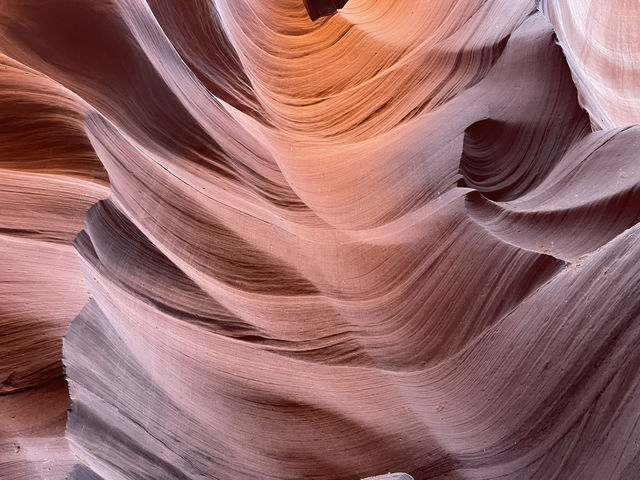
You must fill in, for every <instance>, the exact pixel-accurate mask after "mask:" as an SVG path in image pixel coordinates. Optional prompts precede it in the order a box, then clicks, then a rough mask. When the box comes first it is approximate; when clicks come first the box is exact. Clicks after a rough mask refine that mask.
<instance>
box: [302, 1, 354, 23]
mask: <svg viewBox="0 0 640 480" xmlns="http://www.w3.org/2000/svg"><path fill="white" fill-rule="evenodd" d="M347 1H348V0H304V6H305V7H306V9H307V12H308V13H309V17H310V18H311V20H316V19H318V18H320V17H326V16H327V15H333V14H334V13H336V11H337V10H338V9H339V8H342V7H344V6H345V5H346V3H347Z"/></svg>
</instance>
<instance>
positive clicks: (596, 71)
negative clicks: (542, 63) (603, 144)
mask: <svg viewBox="0 0 640 480" xmlns="http://www.w3.org/2000/svg"><path fill="white" fill-rule="evenodd" d="M540 8H541V10H542V12H543V13H544V14H545V15H546V16H547V17H548V18H549V20H550V21H551V23H553V26H554V27H555V29H556V32H557V34H558V40H559V43H560V45H561V46H562V48H563V49H564V51H565V53H566V55H567V61H568V63H569V66H570V67H571V70H572V71H573V75H574V79H575V82H576V86H577V87H578V90H579V92H580V97H581V98H580V100H581V103H582V105H583V106H584V107H585V109H586V110H587V111H588V112H589V114H590V116H591V119H592V122H593V126H594V128H596V129H611V128H615V127H622V126H628V125H630V124H636V123H640V32H639V31H638V28H637V27H638V25H639V24H640V2H635V1H633V0H614V1H612V2H600V1H596V0H572V1H570V2H565V1H562V0H541V3H540Z"/></svg>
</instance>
